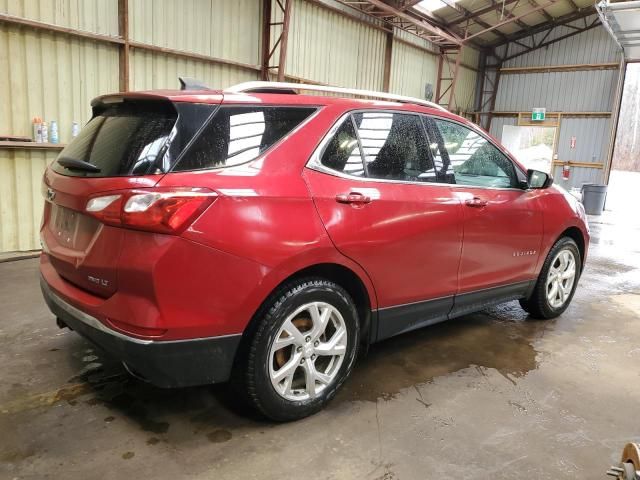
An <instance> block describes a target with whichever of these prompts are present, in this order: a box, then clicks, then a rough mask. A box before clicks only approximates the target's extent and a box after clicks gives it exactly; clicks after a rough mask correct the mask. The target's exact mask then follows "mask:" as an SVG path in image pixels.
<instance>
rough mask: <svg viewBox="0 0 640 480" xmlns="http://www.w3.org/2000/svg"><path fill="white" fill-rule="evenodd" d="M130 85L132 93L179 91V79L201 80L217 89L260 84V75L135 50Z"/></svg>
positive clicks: (131, 60)
mask: <svg viewBox="0 0 640 480" xmlns="http://www.w3.org/2000/svg"><path fill="white" fill-rule="evenodd" d="M130 62H131V71H130V82H131V89H132V90H152V89H166V88H168V89H176V88H179V85H178V77H179V76H187V77H194V78H197V79H199V80H202V81H203V82H204V83H205V84H207V85H210V86H211V87H214V88H226V87H228V86H230V85H234V84H236V83H241V82H248V81H250V80H258V75H259V73H258V72H257V71H256V72H253V71H251V70H247V69H245V68H239V67H235V66H232V65H220V64H213V63H210V62H204V61H199V60H193V59H189V58H184V57H176V56H173V55H165V54H163V53H157V52H150V51H146V50H138V49H133V50H132V51H131V58H130Z"/></svg>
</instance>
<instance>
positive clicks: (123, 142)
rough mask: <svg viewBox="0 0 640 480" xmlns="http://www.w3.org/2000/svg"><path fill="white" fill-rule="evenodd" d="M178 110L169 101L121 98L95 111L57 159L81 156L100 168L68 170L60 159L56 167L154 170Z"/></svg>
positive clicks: (72, 172)
mask: <svg viewBox="0 0 640 480" xmlns="http://www.w3.org/2000/svg"><path fill="white" fill-rule="evenodd" d="M177 118H178V114H177V112H176V110H175V108H174V107H173V105H172V104H171V103H169V102H149V101H147V102H144V101H136V102H120V103H115V104H112V105H108V106H106V107H105V108H103V109H101V110H100V111H99V112H96V113H95V114H94V117H93V118H92V119H91V120H90V121H89V123H87V125H86V126H85V127H84V128H83V129H82V130H81V132H80V134H79V135H78V137H76V138H75V139H74V140H73V141H72V142H71V143H70V144H69V145H67V147H65V148H64V150H62V152H61V153H60V156H59V157H58V159H63V158H66V159H71V160H79V161H81V162H86V163H90V164H91V165H93V166H95V167H97V168H99V169H100V171H99V172H88V171H85V170H69V169H66V168H64V167H62V166H61V165H59V164H58V163H57V162H55V163H54V164H53V169H54V170H55V171H56V172H58V173H62V174H64V175H72V176H97V177H109V176H118V175H142V174H146V173H154V171H153V170H155V164H156V162H157V161H158V160H159V159H161V158H162V156H163V155H164V153H165V151H166V148H167V146H168V144H169V142H170V140H171V138H172V137H173V136H174V135H175V130H174V126H175V125H176V120H177Z"/></svg>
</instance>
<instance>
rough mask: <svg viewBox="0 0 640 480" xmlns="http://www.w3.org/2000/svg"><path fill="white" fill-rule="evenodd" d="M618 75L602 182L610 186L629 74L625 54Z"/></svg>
mask: <svg viewBox="0 0 640 480" xmlns="http://www.w3.org/2000/svg"><path fill="white" fill-rule="evenodd" d="M619 72H620V73H619V74H618V84H617V86H616V95H615V98H614V100H613V101H614V104H613V109H612V111H611V117H610V118H611V130H610V135H611V138H610V139H609V148H608V151H607V163H605V164H604V175H603V177H604V178H603V179H602V181H603V182H604V183H605V184H607V185H608V184H609V176H610V175H611V167H612V166H613V155H614V153H615V146H616V136H617V135H618V121H619V120H620V107H621V105H622V95H623V94H624V78H625V75H626V72H627V64H626V62H625V59H624V52H622V58H621V59H620V69H619Z"/></svg>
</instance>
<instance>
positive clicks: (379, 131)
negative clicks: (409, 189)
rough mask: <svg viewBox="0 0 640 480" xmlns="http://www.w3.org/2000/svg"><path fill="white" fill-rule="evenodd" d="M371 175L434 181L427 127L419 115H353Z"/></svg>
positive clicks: (383, 113) (406, 179)
mask: <svg viewBox="0 0 640 480" xmlns="http://www.w3.org/2000/svg"><path fill="white" fill-rule="evenodd" d="M353 118H354V120H355V123H356V125H357V128H358V136H359V138H360V142H361V144H362V153H363V155H364V163H365V168H366V174H367V177H369V178H379V179H385V180H400V181H411V182H435V181H436V173H435V168H434V164H433V161H432V159H431V157H430V155H429V147H428V143H427V139H426V136H425V133H424V128H423V126H422V123H421V121H420V117H419V116H418V115H412V114H405V113H390V112H364V113H356V114H354V115H353Z"/></svg>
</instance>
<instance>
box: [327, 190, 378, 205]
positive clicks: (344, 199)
mask: <svg viewBox="0 0 640 480" xmlns="http://www.w3.org/2000/svg"><path fill="white" fill-rule="evenodd" d="M336 202H338V203H350V204H352V205H364V204H366V203H371V197H369V196H367V195H363V194H362V193H359V192H351V193H339V194H338V195H336Z"/></svg>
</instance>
